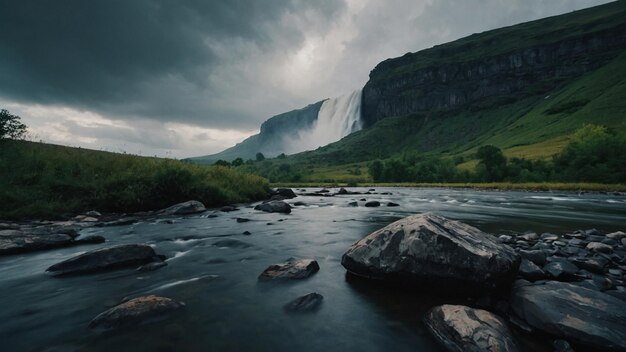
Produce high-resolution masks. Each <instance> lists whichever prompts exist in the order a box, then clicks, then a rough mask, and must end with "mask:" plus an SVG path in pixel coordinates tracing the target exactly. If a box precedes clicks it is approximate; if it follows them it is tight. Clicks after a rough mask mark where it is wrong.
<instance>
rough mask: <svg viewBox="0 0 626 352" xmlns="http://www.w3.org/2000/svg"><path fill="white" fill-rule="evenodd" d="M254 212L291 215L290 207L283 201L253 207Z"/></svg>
mask: <svg viewBox="0 0 626 352" xmlns="http://www.w3.org/2000/svg"><path fill="white" fill-rule="evenodd" d="M254 209H255V210H261V211H264V212H266V213H283V214H289V213H291V206H290V205H289V204H287V203H285V202H283V201H271V202H268V203H263V204H259V205H257V206H256V207H254Z"/></svg>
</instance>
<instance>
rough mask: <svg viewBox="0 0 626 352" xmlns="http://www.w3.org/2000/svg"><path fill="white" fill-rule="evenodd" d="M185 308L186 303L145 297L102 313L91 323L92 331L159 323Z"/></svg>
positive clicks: (163, 298) (164, 298)
mask: <svg viewBox="0 0 626 352" xmlns="http://www.w3.org/2000/svg"><path fill="white" fill-rule="evenodd" d="M183 307H184V303H181V302H176V301H174V300H172V299H170V298H167V297H159V296H154V295H151V296H143V297H137V298H134V299H131V300H129V301H127V302H124V303H122V304H119V305H117V306H115V307H113V308H111V309H109V310H107V311H105V312H102V313H100V314H99V315H98V316H97V317H95V318H94V319H93V320H92V321H91V322H90V323H89V328H90V329H96V330H112V329H122V328H132V327H135V326H137V325H143V324H148V323H154V322H158V321H161V320H164V319H167V318H169V317H170V316H171V314H172V313H173V312H174V311H176V310H178V309H181V308H183Z"/></svg>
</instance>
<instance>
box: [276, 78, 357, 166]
mask: <svg viewBox="0 0 626 352" xmlns="http://www.w3.org/2000/svg"><path fill="white" fill-rule="evenodd" d="M361 127H362V126H361V89H358V90H355V91H354V92H352V93H350V94H347V95H343V96H341V97H338V98H333V99H327V100H325V101H324V102H323V103H322V106H321V107H320V111H319V113H318V114H317V120H316V121H315V122H314V123H313V126H311V128H309V129H306V130H301V131H298V134H297V135H296V136H295V137H286V140H285V146H286V148H285V149H286V150H287V153H289V154H294V153H299V152H302V151H305V150H313V149H316V148H317V147H321V146H324V145H327V144H330V143H333V142H336V141H338V140H340V139H341V138H343V137H345V136H347V135H349V134H350V133H352V132H356V131H358V130H360V129H361Z"/></svg>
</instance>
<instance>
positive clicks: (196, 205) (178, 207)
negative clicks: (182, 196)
mask: <svg viewBox="0 0 626 352" xmlns="http://www.w3.org/2000/svg"><path fill="white" fill-rule="evenodd" d="M205 210H206V208H205V207H204V204H202V203H201V202H198V201H197V200H190V201H188V202H184V203H178V204H175V205H172V206H171V207H169V208H167V209H163V210H162V212H163V213H165V214H169V215H186V214H195V213H202V212H203V211H205Z"/></svg>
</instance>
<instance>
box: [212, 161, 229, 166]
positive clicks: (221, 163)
mask: <svg viewBox="0 0 626 352" xmlns="http://www.w3.org/2000/svg"><path fill="white" fill-rule="evenodd" d="M213 165H217V166H226V167H230V163H229V162H228V161H225V160H222V159H220V160H218V161H216V162H215V164H213Z"/></svg>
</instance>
